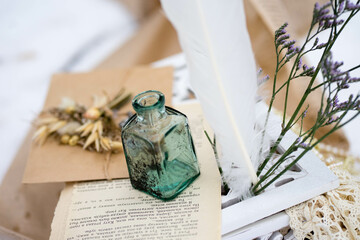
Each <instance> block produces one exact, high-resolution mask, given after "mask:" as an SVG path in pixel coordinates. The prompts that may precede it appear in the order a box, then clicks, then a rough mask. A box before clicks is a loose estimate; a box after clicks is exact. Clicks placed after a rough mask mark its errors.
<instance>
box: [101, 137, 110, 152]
mask: <svg viewBox="0 0 360 240" xmlns="http://www.w3.org/2000/svg"><path fill="white" fill-rule="evenodd" d="M100 145H101V147H102V148H103V149H104V150H105V151H110V150H111V146H110V139H109V138H107V137H100Z"/></svg>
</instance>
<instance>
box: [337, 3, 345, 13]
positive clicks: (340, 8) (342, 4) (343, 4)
mask: <svg viewBox="0 0 360 240" xmlns="http://www.w3.org/2000/svg"><path fill="white" fill-rule="evenodd" d="M344 6H345V1H340V4H339V8H338V12H339V13H341V12H342V11H343V10H344Z"/></svg>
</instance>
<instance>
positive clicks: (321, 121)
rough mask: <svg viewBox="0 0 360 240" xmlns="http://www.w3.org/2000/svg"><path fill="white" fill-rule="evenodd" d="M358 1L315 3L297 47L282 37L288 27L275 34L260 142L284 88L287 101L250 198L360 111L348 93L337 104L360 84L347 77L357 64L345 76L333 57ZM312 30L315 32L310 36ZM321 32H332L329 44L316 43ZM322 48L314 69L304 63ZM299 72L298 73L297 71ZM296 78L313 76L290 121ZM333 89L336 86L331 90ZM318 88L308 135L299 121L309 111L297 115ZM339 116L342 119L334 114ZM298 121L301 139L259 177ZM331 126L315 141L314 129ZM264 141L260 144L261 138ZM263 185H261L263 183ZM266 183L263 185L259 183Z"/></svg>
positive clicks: (357, 80) (354, 98)
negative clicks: (280, 79) (283, 76)
mask: <svg viewBox="0 0 360 240" xmlns="http://www.w3.org/2000/svg"><path fill="white" fill-rule="evenodd" d="M359 2H360V1H357V3H356V4H352V3H351V2H350V1H349V0H331V1H330V2H329V3H327V4H325V5H323V6H321V7H320V6H319V5H318V4H315V8H314V13H313V19H312V22H311V25H310V29H309V31H308V34H307V37H306V40H305V42H304V44H303V45H302V47H301V48H298V47H294V44H295V41H293V40H292V41H287V39H289V38H290V36H289V35H287V34H286V30H285V28H286V27H287V24H284V25H283V26H281V27H280V28H279V29H278V30H277V31H276V32H275V41H274V43H275V48H276V61H277V64H276V69H275V75H274V82H273V91H272V96H271V99H270V104H269V108H268V112H267V116H266V119H265V125H264V130H263V132H262V139H263V138H264V136H265V131H266V127H267V124H268V119H269V115H270V112H271V109H272V106H273V102H274V100H275V98H276V95H277V94H278V93H279V92H280V91H281V90H282V89H283V88H285V102H284V112H283V116H282V130H281V132H280V134H279V136H278V138H277V139H276V141H275V143H274V145H273V146H272V147H271V149H270V152H269V153H268V155H267V157H266V158H265V160H264V161H263V162H262V163H261V164H260V166H259V168H258V171H257V174H258V176H261V177H260V180H259V182H258V183H257V184H256V185H255V186H253V192H254V194H259V193H261V192H262V191H263V190H265V188H266V187H268V186H269V185H270V184H271V183H273V182H274V181H275V180H276V179H278V178H279V177H280V176H281V175H282V174H284V173H285V172H286V171H287V170H288V169H290V168H291V167H292V166H293V165H294V164H296V163H297V162H298V161H299V160H300V159H301V158H302V157H303V156H304V155H305V154H306V153H307V152H308V151H310V150H311V149H312V148H314V147H315V146H316V145H317V144H318V143H319V142H320V141H322V140H323V139H325V138H326V137H327V136H329V135H330V134H331V133H333V132H334V131H336V130H337V129H339V128H341V127H343V126H344V125H345V124H347V123H348V122H350V121H351V120H353V119H354V118H356V117H357V116H358V115H359V113H360V100H359V98H360V96H359V94H358V95H357V96H355V97H354V96H353V95H350V96H349V99H348V100H347V101H345V102H342V103H340V104H339V103H338V98H337V96H338V93H339V92H340V91H341V90H343V89H346V88H348V87H349V85H350V84H352V83H354V82H359V81H360V79H359V78H351V77H350V75H349V73H350V72H351V71H353V70H355V69H357V68H359V67H360V65H357V66H355V67H353V68H351V69H349V70H347V71H345V72H341V71H340V70H339V67H340V66H341V65H342V63H338V62H335V63H334V62H333V61H332V55H331V48H332V47H333V45H334V44H335V42H336V40H337V38H338V37H339V35H340V34H341V32H342V31H343V30H344V28H345V26H346V25H347V24H348V22H349V21H350V20H351V19H352V18H353V16H354V15H355V14H357V13H358V12H359V10H360V4H359ZM330 10H332V12H333V14H329V12H330ZM344 13H350V14H349V15H348V16H347V17H346V19H345V20H342V19H340V16H342V15H343V14H344ZM314 30H315V32H314ZM325 30H330V33H329V37H328V41H327V42H326V43H322V44H318V41H319V39H318V38H317V37H316V36H317V35H318V34H319V33H320V32H323V31H325ZM312 41H314V43H313V45H312V47H310V48H309V47H308V45H309V43H310V42H312ZM284 50H286V53H285V55H284V56H283V57H281V56H282V55H281V53H282V51H284ZM317 50H322V51H323V52H322V56H321V58H320V60H319V63H318V64H317V66H316V68H314V67H311V68H309V67H307V66H306V64H302V60H301V59H302V57H303V56H304V55H306V54H307V53H309V52H312V51H317ZM294 57H295V60H294V61H293V65H292V68H291V70H290V74H289V76H288V79H287V80H286V81H285V83H284V84H282V85H281V86H280V87H279V88H277V89H276V82H277V76H278V73H279V71H280V70H281V69H282V67H283V66H285V64H287V63H288V62H290V60H293V59H294ZM301 68H302V71H301V70H300V69H301ZM320 71H321V73H322V75H323V77H324V81H323V82H322V83H320V84H318V85H316V86H314V83H315V79H316V77H317V76H318V74H319V72H320ZM300 77H311V79H310V81H309V83H308V86H307V88H306V90H305V93H304V95H303V96H302V98H301V99H300V101H299V103H298V105H297V107H296V109H295V111H294V112H293V113H292V115H291V117H290V119H289V120H288V121H286V115H287V104H288V96H289V89H290V83H291V81H293V80H294V79H297V78H300ZM333 85H336V87H333ZM320 87H322V89H323V92H322V98H321V105H320V109H319V111H318V114H317V119H316V122H315V124H314V125H313V126H312V127H311V128H310V129H309V130H307V131H305V132H303V119H304V118H305V116H306V112H307V109H308V107H307V108H306V110H305V111H302V112H301V109H302V108H303V105H304V103H305V101H306V99H307V97H308V96H309V94H310V93H311V92H313V91H315V90H316V89H318V88H320ZM353 111H355V113H354V115H353V116H352V117H351V118H350V119H349V120H346V121H345V122H342V120H343V119H344V117H345V116H346V115H347V114H348V113H349V112H353ZM338 114H340V116H337V115H338ZM299 121H300V133H299V138H298V139H296V140H295V141H294V142H293V143H292V144H291V146H290V147H289V148H288V149H287V150H286V151H285V153H283V154H282V156H281V157H280V158H279V159H278V161H276V162H275V164H273V165H272V166H271V167H270V168H269V169H268V170H267V171H266V172H265V173H264V174H263V175H261V174H262V172H263V170H264V168H265V166H266V165H267V164H268V163H269V161H270V159H272V158H273V155H274V153H275V152H276V149H277V148H278V146H279V144H280V143H281V141H282V139H283V137H284V136H285V135H286V133H287V132H288V131H289V130H290V129H291V128H292V127H293V126H294V125H295V124H296V123H298V122H299ZM332 123H334V124H333V125H332V128H331V129H330V130H329V131H328V132H327V133H326V134H324V135H323V136H322V137H321V138H320V139H319V140H316V141H314V136H315V133H316V131H317V130H318V129H319V128H321V127H324V126H327V125H330V124H332ZM262 142H263V140H262ZM298 149H302V152H301V153H300V154H299V155H298V157H296V159H295V160H293V161H292V162H291V163H290V164H289V165H288V166H286V167H285V168H284V169H283V170H282V171H281V172H280V173H279V174H277V175H276V176H274V177H273V178H272V179H270V180H268V179H269V178H270V177H271V176H273V175H274V172H275V170H276V169H278V168H279V167H280V165H281V164H283V163H284V162H285V161H286V160H287V159H288V158H289V156H290V154H292V153H293V152H295V151H297V150H298ZM261 153H262V149H260V153H259V155H261ZM265 181H267V182H266V184H264V182H265ZM263 184H264V185H263ZM262 185H263V186H262Z"/></svg>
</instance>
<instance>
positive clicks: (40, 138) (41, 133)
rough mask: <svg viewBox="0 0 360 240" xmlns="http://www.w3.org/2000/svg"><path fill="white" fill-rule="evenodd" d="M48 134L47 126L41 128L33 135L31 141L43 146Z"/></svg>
mask: <svg viewBox="0 0 360 240" xmlns="http://www.w3.org/2000/svg"><path fill="white" fill-rule="evenodd" d="M49 134H50V133H49V128H48V127H47V126H41V127H39V128H38V129H37V130H36V132H35V133H34V136H33V140H34V141H35V142H37V143H38V144H39V145H43V144H44V142H45V140H46V138H47V136H48V135H49Z"/></svg>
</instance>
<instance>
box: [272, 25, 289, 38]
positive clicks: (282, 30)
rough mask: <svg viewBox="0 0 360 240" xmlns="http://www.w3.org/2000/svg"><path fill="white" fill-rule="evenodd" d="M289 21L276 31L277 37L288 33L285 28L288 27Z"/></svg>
mask: <svg viewBox="0 0 360 240" xmlns="http://www.w3.org/2000/svg"><path fill="white" fill-rule="evenodd" d="M287 25H288V23H284V24H283V25H282V26H281V27H280V28H279V29H278V30H276V31H275V39H277V38H279V37H280V36H282V35H284V34H285V33H286V30H285V28H286V27H287Z"/></svg>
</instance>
